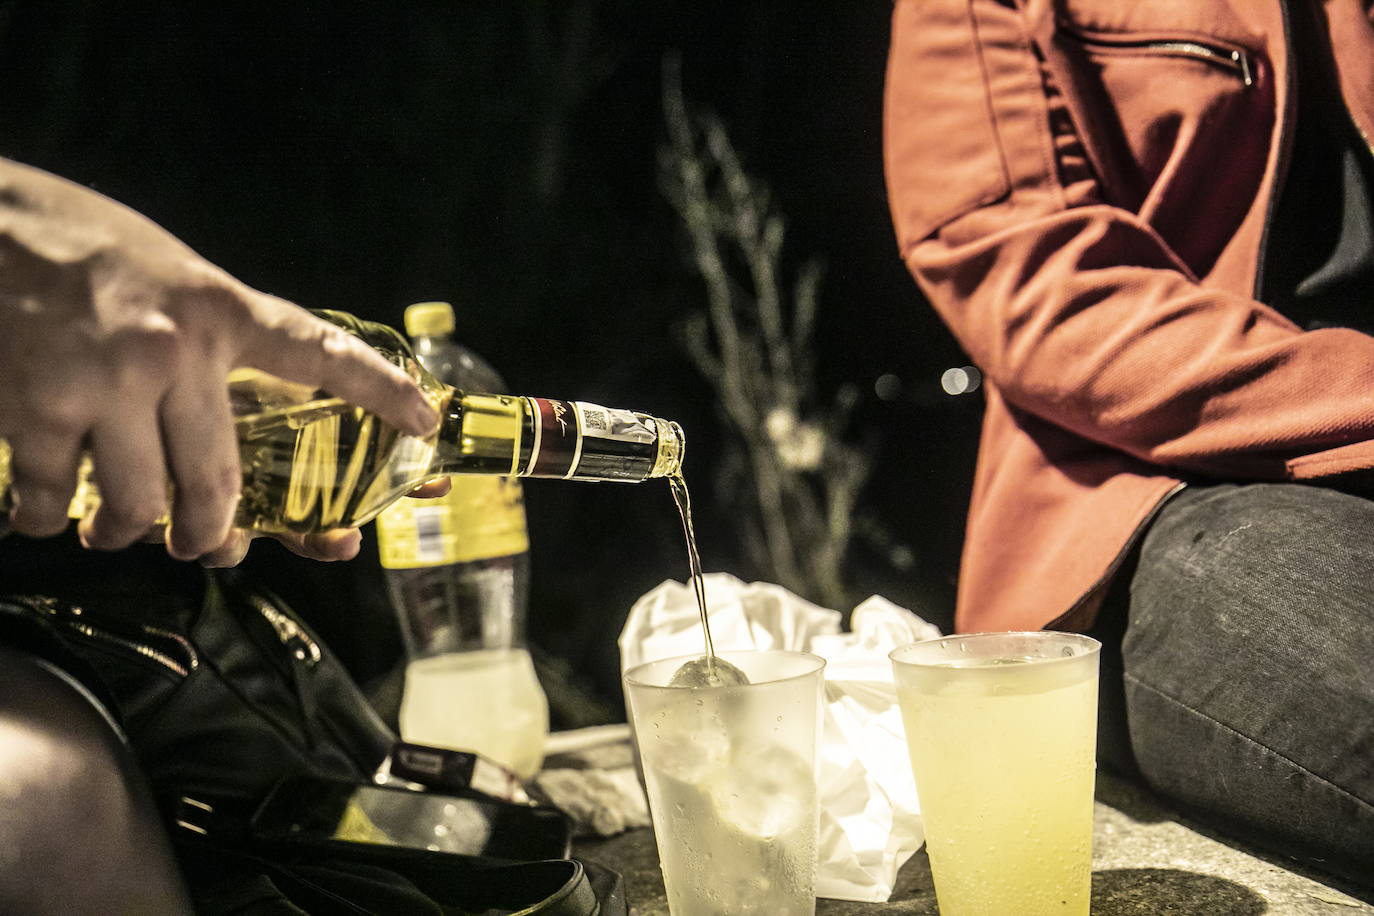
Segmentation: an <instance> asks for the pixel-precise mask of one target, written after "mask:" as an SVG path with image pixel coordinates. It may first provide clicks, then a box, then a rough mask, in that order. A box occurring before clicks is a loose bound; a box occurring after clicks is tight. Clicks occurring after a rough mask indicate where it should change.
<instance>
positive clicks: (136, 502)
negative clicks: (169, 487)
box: [100, 491, 167, 535]
mask: <svg viewBox="0 0 1374 916" xmlns="http://www.w3.org/2000/svg"><path fill="white" fill-rule="evenodd" d="M101 496H102V502H101V505H100V515H101V525H102V527H107V528H114V529H117V530H119V531H124V532H132V533H134V534H135V535H137V534H142V533H143V532H145V531H147V530H148V529H150V528H152V527H153V526H154V525H155V524H157V521H158V519H160V518H161V517H162V515H163V513H164V512H166V509H167V506H166V502H165V500H164V499H163V498H162V497H161V496H160V495H158V494H155V493H128V492H118V491H116V492H114V493H103V494H101Z"/></svg>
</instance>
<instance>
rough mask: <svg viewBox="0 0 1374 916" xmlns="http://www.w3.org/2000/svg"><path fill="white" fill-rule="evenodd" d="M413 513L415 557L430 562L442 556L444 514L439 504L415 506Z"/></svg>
mask: <svg viewBox="0 0 1374 916" xmlns="http://www.w3.org/2000/svg"><path fill="white" fill-rule="evenodd" d="M413 512H414V515H415V558H416V559H417V560H420V561H421V562H432V561H435V560H442V559H443V558H444V516H443V512H444V510H443V508H442V507H441V506H417V507H416V508H415V509H414V510H413Z"/></svg>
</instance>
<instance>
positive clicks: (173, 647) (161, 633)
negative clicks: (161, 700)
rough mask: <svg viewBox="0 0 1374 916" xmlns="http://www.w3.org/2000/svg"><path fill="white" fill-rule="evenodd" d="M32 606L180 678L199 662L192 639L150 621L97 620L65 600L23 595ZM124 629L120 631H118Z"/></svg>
mask: <svg viewBox="0 0 1374 916" xmlns="http://www.w3.org/2000/svg"><path fill="white" fill-rule="evenodd" d="M20 600H22V601H23V602H24V603H25V604H27V605H28V606H29V607H30V608H32V609H33V610H35V611H39V612H41V613H43V614H45V615H47V616H48V618H49V619H51V620H52V621H53V622H54V623H56V624H58V625H60V626H62V627H63V628H65V629H67V630H70V631H71V632H73V633H75V634H77V635H78V636H81V637H83V638H85V639H87V640H89V641H90V642H93V643H97V644H99V645H101V646H103V647H105V648H106V649H114V650H115V651H118V652H121V653H124V654H131V655H137V656H139V657H140V658H141V659H144V660H146V661H149V662H152V663H154V664H156V665H158V666H159V667H161V668H163V669H164V670H165V671H167V672H168V673H170V674H171V675H173V676H174V677H176V678H178V679H184V678H186V677H188V676H189V675H190V673H191V672H192V671H194V670H196V668H198V667H199V666H200V653H198V652H197V651H196V648H195V646H193V645H191V642H190V640H188V639H186V638H185V637H184V636H182V635H181V634H179V633H174V632H172V631H171V630H165V629H163V628H161V627H155V626H152V625H150V624H137V625H136V626H128V625H124V626H121V625H120V624H117V623H114V622H112V621H107V620H103V619H102V620H98V621H97V620H95V619H94V618H91V617H89V616H87V615H86V612H85V611H84V610H83V609H82V608H80V607H78V606H76V605H68V604H62V603H60V602H58V601H56V600H54V599H52V598H41V597H24V598H22V599H20ZM116 631H121V632H116Z"/></svg>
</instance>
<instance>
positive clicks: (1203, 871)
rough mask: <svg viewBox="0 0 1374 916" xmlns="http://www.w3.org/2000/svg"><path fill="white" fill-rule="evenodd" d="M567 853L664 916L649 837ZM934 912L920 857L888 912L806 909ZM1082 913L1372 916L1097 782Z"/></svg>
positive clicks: (1373, 895)
mask: <svg viewBox="0 0 1374 916" xmlns="http://www.w3.org/2000/svg"><path fill="white" fill-rule="evenodd" d="M576 852H577V854H578V855H580V856H583V857H585V858H588V859H591V860H594V861H597V862H601V863H603V864H605V865H607V866H609V867H611V868H614V869H616V870H617V871H619V872H620V873H621V874H622V875H623V876H624V878H625V884H626V891H627V894H628V897H629V901H630V906H631V914H632V916H667V914H668V906H667V902H666V901H665V899H664V893H663V880H662V876H661V874H660V872H659V868H658V854H657V852H656V850H655V848H654V841H653V833H652V831H650V830H648V829H639V830H632V831H629V832H626V833H623V834H620V835H619V836H615V837H610V838H605V839H602V838H595V839H593V838H586V839H582V840H580V841H579V842H578V843H577V847H576ZM1371 867H1372V868H1374V865H1372V866H1371ZM938 912H939V911H938V910H937V909H936V906H935V893H934V891H933V889H932V887H931V881H930V864H929V861H928V860H927V858H926V855H925V852H924V850H923V851H921V852H919V853H917V854H916V855H915V856H913V857H912V858H911V860H910V861H908V862H907V863H906V865H905V866H903V868H902V870H901V872H900V873H899V875H898V880H897V887H896V889H895V890H894V892H893V895H892V899H891V900H890V901H889V902H887V903H853V902H847V901H840V900H824V899H822V900H819V901H817V905H816V913H817V916H888V914H894V916H895V914H901V916H927V914H929V916H935V914H937V913H938ZM1092 912H1093V914H1094V916H1166V914H1167V916H1174V914H1186V916H1260V914H1265V916H1309V914H1310V916H1360V914H1374V891H1360V890H1357V889H1355V888H1353V887H1350V886H1348V885H1345V884H1343V883H1342V882H1339V881H1336V880H1334V879H1331V878H1328V877H1323V876H1320V875H1317V874H1315V873H1313V872H1311V871H1308V870H1306V869H1303V868H1299V867H1296V866H1293V865H1291V864H1285V863H1281V862H1279V861H1278V860H1276V859H1273V858H1271V857H1268V856H1266V855H1264V854H1263V853H1259V852H1257V851H1254V850H1249V849H1246V848H1243V847H1241V846H1240V845H1238V844H1235V843H1233V842H1231V841H1228V840H1226V839H1225V838H1223V837H1221V836H1219V835H1217V834H1215V833H1213V832H1211V831H1209V830H1207V829H1205V828H1203V827H1200V826H1199V825H1196V824H1193V823H1191V822H1189V821H1188V820H1186V819H1185V818H1181V817H1179V816H1177V815H1176V814H1174V813H1172V812H1171V811H1170V810H1169V809H1168V808H1166V807H1165V806H1164V805H1162V804H1160V803H1159V802H1158V801H1157V800H1155V799H1154V798H1153V797H1152V796H1150V794H1149V793H1148V792H1146V791H1144V790H1142V789H1140V788H1138V787H1136V786H1135V785H1133V784H1130V783H1127V782H1123V781H1122V780H1119V779H1116V778H1114V777H1112V776H1110V775H1109V774H1106V773H1100V774H1099V775H1098V786H1097V806H1096V829H1095V836H1094V848H1093V906H1092ZM1007 916H1014V914H1007Z"/></svg>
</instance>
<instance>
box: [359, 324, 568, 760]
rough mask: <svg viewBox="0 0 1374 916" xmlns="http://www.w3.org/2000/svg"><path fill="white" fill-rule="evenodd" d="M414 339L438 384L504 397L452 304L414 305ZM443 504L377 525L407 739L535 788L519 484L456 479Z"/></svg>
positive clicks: (398, 511) (532, 678)
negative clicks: (461, 329)
mask: <svg viewBox="0 0 1374 916" xmlns="http://www.w3.org/2000/svg"><path fill="white" fill-rule="evenodd" d="M405 327H406V333H407V334H408V335H409V336H410V338H411V344H412V346H413V347H414V350H415V355H416V357H417V358H418V359H419V360H420V362H421V364H422V365H423V366H424V367H425V368H426V369H428V370H429V372H430V373H431V374H432V375H433V376H434V377H435V378H437V379H438V380H439V381H441V382H443V383H445V384H448V385H452V386H453V387H454V388H457V389H459V390H461V391H464V392H471V393H492V392H499V391H504V390H505V387H506V386H505V383H504V382H503V381H502V379H501V377H500V375H498V374H497V372H496V370H495V369H494V368H492V366H491V365H490V364H488V363H487V362H486V361H485V360H484V359H482V358H481V357H480V356H478V355H477V354H476V353H474V352H473V351H472V350H471V349H469V348H468V347H466V346H464V345H462V344H461V343H459V342H458V341H456V340H455V339H454V338H453V336H452V335H453V331H454V327H455V320H454V313H453V309H452V307H451V306H450V305H449V304H448V303H442V302H426V303H419V304H416V305H412V306H411V307H410V308H408V309H407V310H406V314H405ZM451 485H452V489H451V490H450V491H449V493H448V495H447V496H443V497H440V498H438V499H424V500H421V499H403V500H401V501H400V502H398V503H397V504H395V505H394V506H392V507H391V508H389V509H387V510H386V511H384V512H383V513H382V514H381V515H380V516H379V517H378V518H377V537H378V547H379V550H380V554H381V562H382V566H383V567H385V570H386V571H385V576H386V581H387V587H388V590H389V592H390V595H391V601H392V604H393V605H394V607H395V609H396V613H397V617H398V620H399V621H400V624H401V630H402V634H403V636H404V639H405V644H406V652H407V664H406V678H405V688H404V693H403V696H402V701H401V711H400V726H401V736H402V737H403V738H404V739H405V740H407V741H411V742H415V743H418V744H429V745H437V746H440V747H449V748H454V749H458V750H466V751H474V752H476V753H478V754H481V755H482V756H484V757H487V758H488V759H490V760H493V761H494V762H496V763H499V764H501V765H502V766H505V767H506V768H507V769H509V770H511V771H512V772H514V773H515V774H516V775H517V776H520V777H522V778H528V777H530V776H532V775H534V773H535V772H536V771H537V770H538V768H539V765H540V763H541V762H542V760H543V745H544V739H545V738H546V737H547V735H548V702H547V700H546V698H545V696H544V692H543V689H542V688H541V687H540V684H539V681H538V678H537V676H536V674H535V670H534V665H533V662H532V661H531V659H530V655H529V652H528V651H527V649H526V644H525V625H526V617H527V613H528V600H529V574H530V573H529V562H530V561H529V540H528V534H527V530H526V526H525V509H524V501H523V493H522V490H521V486H520V483H519V481H518V480H517V479H516V478H514V477H492V476H485V477H479V476H470V475H469V476H455V477H453V478H452V479H451Z"/></svg>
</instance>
